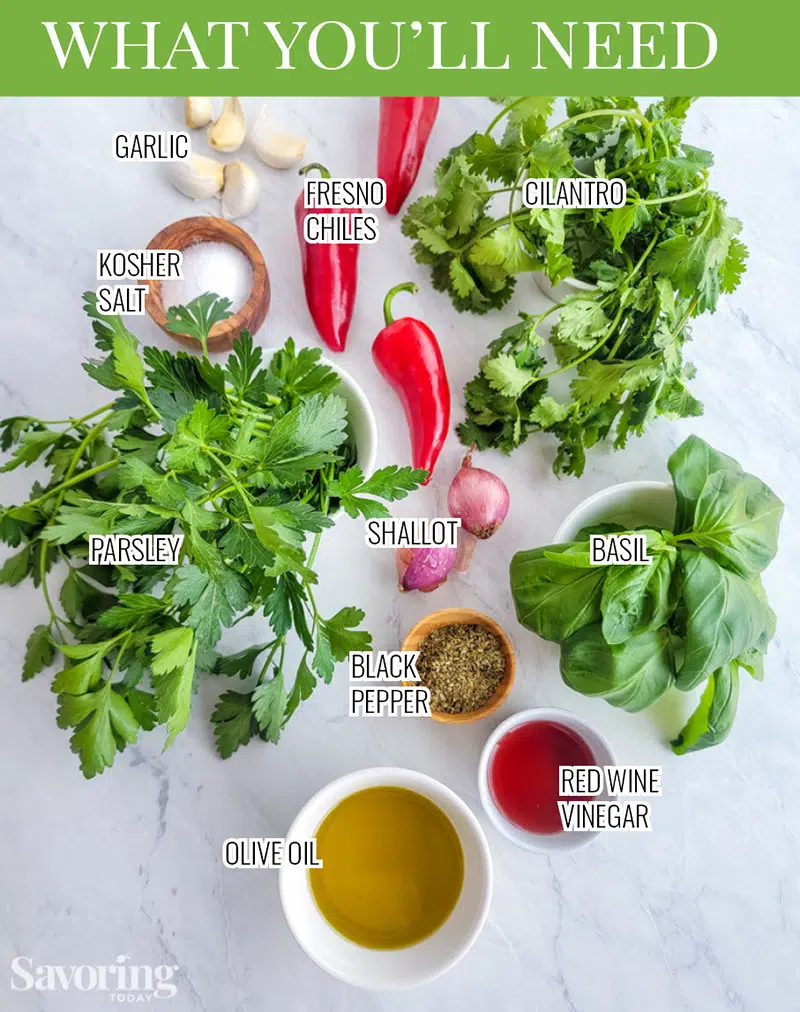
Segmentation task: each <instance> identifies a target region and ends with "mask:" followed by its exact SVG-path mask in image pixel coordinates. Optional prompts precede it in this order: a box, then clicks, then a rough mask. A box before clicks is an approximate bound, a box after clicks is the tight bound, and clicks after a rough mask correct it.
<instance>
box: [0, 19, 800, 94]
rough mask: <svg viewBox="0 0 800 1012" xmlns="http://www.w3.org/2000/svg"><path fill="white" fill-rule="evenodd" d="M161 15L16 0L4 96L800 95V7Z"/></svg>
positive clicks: (0, 79)
mask: <svg viewBox="0 0 800 1012" xmlns="http://www.w3.org/2000/svg"><path fill="white" fill-rule="evenodd" d="M167 6H169V7H170V8H173V9H174V8H176V7H178V6H181V7H183V5H177V4H175V5H173V4H169V5H167V4H165V2H164V0H139V2H137V3H124V4H123V3H119V2H112V3H109V2H108V0H46V2H37V3H36V4H24V3H14V2H12V0H7V2H6V3H5V4H4V8H5V9H4V11H3V13H2V14H0V94H2V95H6V96H8V95H186V94H192V95H203V94H233V93H235V94H237V95H268V94H273V95H276V94H277V95H381V94H383V95H391V94H409V95H413V94H436V95H469V94H481V95H486V94H502V95H510V94H565V95H569V94H573V95H574V94H599V93H601V92H602V93H603V94H618V93H636V94H640V95H650V94H659V95H670V94H698V95H767V94H780V95H791V94H798V93H800V87H798V82H799V81H800V75H799V74H798V72H797V64H796V57H795V52H794V47H795V41H796V39H797V38H798V35H799V34H800V30H799V29H800V5H797V4H788V3H786V2H785V0H782V2H781V3H776V2H775V0H766V2H762V3H760V4H758V5H756V6H752V5H748V6H747V7H744V6H743V5H739V4H735V3H731V2H730V0H704V2H702V3H699V2H688V0H670V2H669V3H667V2H662V3H661V4H648V5H646V11H645V5H643V4H641V3H640V2H631V0H609V2H606V3H604V4H602V5H600V4H598V3H597V2H596V0H565V2H562V3H560V4H547V5H545V4H541V5H539V4H536V3H532V4H523V3H519V2H515V3H513V4H506V5H501V6H500V8H498V7H497V5H494V4H487V3H486V2H485V0H436V2H431V0H424V2H422V0H393V2H392V3H391V4H390V5H389V7H387V6H386V5H385V4H377V5H376V4H375V3H374V2H373V0H348V2H347V3H343V2H338V3H337V2H335V0H334V2H331V0H327V2H325V0H304V2H303V3H302V4H298V3H296V2H288V0H273V2H270V3H264V2H263V0H261V2H258V0H239V2H237V3H235V4H230V3H226V4H222V3H219V2H213V0H196V2H195V3H194V4H191V5H187V6H186V7H185V8H183V10H184V12H185V13H184V14H181V15H177V14H172V13H169V14H166V13H165V8H166V7H167ZM654 7H655V8H657V9H656V10H654V9H653V8H654ZM645 16H646V17H648V18H652V19H654V20H642V19H643V18H644V17H645ZM600 17H602V18H603V20H602V21H600V20H597V19H598V18H600ZM226 18H232V19H236V20H230V21H228V20H224V19H226Z"/></svg>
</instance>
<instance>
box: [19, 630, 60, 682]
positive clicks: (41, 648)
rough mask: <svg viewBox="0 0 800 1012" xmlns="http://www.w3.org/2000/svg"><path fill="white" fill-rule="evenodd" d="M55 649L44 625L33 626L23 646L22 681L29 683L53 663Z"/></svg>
mask: <svg viewBox="0 0 800 1012" xmlns="http://www.w3.org/2000/svg"><path fill="white" fill-rule="evenodd" d="M55 652H56V648H55V647H54V646H53V641H52V640H51V639H50V629H49V627H48V626H46V625H37V626H34V628H33V631H32V632H31V634H30V636H28V641H27V643H26V644H25V661H24V663H23V665H22V680H23V682H27V681H29V680H30V679H31V678H33V677H34V675H38V674H39V672H40V671H43V670H44V669H45V668H46V667H49V666H50V665H51V664H52V663H53V658H54V657H55Z"/></svg>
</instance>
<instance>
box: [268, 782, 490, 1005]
mask: <svg viewBox="0 0 800 1012" xmlns="http://www.w3.org/2000/svg"><path fill="white" fill-rule="evenodd" d="M367 787H405V788H408V790H412V791H416V792H417V793H418V794H422V795H424V796H425V797H426V798H429V799H430V800H431V801H432V802H433V803H434V804H436V805H438V806H439V808H441V810H442V811H443V812H444V813H445V815H447V817H448V818H449V819H450V821H451V822H452V824H453V826H454V828H455V830H456V832H457V833H458V838H459V840H460V841H461V847H462V850H463V852H464V884H463V887H462V889H461V895H460V896H459V899H458V902H457V903H456V906H455V908H454V910H453V912H452V913H451V914H450V916H449V917H448V919H447V920H446V921H445V922H444V924H443V925H442V926H441V927H440V928H439V929H438V931H436V932H434V934H432V935H430V936H429V937H428V938H425V939H423V941H421V942H419V943H418V944H417V945H411V946H408V947H407V948H405V949H389V950H379V949H367V948H364V947H362V946H360V945H356V944H355V943H354V942H351V941H349V940H348V939H347V938H345V937H344V936H343V935H340V934H339V933H338V932H337V931H335V930H334V929H333V928H332V927H331V926H330V924H328V922H327V921H326V920H325V918H324V917H323V916H322V914H321V913H320V911H319V909H318V907H317V905H316V903H315V901H314V897H313V894H312V892H311V888H310V886H309V882H308V871H307V869H305V868H293V867H289V866H282V867H281V869H280V872H279V883H280V894H281V904H282V905H283V912H284V915H285V917H286V922H287V924H288V925H289V928H290V930H291V932H292V934H293V935H294V937H295V939H296V940H297V942H298V944H299V945H300V947H301V948H302V949H303V950H304V951H305V953H306V955H307V956H309V957H310V958H311V959H312V960H313V961H314V962H315V963H316V964H317V966H319V967H321V968H322V969H323V970H325V971H326V972H327V973H329V974H330V975H331V976H332V977H337V978H338V979H339V980H343V981H345V983H347V984H353V985H355V986H356V987H363V988H369V989H370V990H378V991H382V990H400V989H402V988H408V987H415V986H417V985H418V984H426V983H427V982H428V981H431V980H433V979H434V978H436V977H438V976H440V975H441V974H443V973H445V971H447V970H449V969H450V968H451V967H452V966H455V964H456V963H457V962H458V961H459V959H461V957H462V956H463V955H464V954H465V953H466V952H467V950H468V949H469V948H470V946H471V945H472V943H473V942H474V941H475V939H476V938H477V937H478V934H479V933H480V930H481V928H482V927H483V923H484V921H485V920H486V915H487V913H488V911H489V902H490V900H491V896H492V858H491V854H490V852H489V844H488V843H487V842H486V836H485V834H484V832H483V830H482V829H481V826H480V823H479V822H478V820H477V819H476V817H475V815H474V814H473V813H472V811H471V810H470V809H469V808H468V807H467V805H466V804H465V803H464V802H463V801H462V800H461V798H459V796H458V795H457V794H455V793H454V792H453V791H451V790H450V788H449V787H445V786H444V784H441V783H439V781H438V780H434V779H433V778H432V777H428V776H426V775H425V774H424V773H418V772H416V771H415V770H407V769H400V768H397V767H392V766H376V767H373V768H372V769H366V770H358V771H357V772H355V773H348V774H347V775H346V776H343V777H339V779H338V780H334V781H333V783H330V784H328V786H327V787H323V788H322V790H321V791H319V792H318V793H317V794H315V795H314V797H313V798H311V800H310V801H308V802H307V803H306V804H305V806H304V807H303V808H302V809H301V811H300V813H299V814H298V816H297V818H296V819H295V820H294V822H293V823H292V827H291V829H290V830H289V832H288V833H287V834H286V839H287V841H288V840H293V839H298V840H300V839H309V838H311V837H313V836H314V834H315V833H316V831H317V829H318V828H319V825H320V823H321V822H322V820H323V819H324V818H325V816H326V815H327V814H328V812H330V810H331V809H332V808H333V807H334V806H335V805H337V804H338V803H339V802H340V801H341V800H342V799H343V798H346V797H347V796H348V795H350V794H353V793H354V792H355V791H361V790H364V789H365V788H367ZM424 859H425V855H424V853H422V852H420V853H419V854H398V855H397V860H398V861H415V860H424Z"/></svg>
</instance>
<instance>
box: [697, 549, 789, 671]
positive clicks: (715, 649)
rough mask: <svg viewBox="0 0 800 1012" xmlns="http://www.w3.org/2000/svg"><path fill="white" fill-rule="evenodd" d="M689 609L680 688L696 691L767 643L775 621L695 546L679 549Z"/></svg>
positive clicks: (746, 587)
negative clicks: (712, 675) (731, 663)
mask: <svg viewBox="0 0 800 1012" xmlns="http://www.w3.org/2000/svg"><path fill="white" fill-rule="evenodd" d="M678 554H679V557H680V561H681V568H682V570H683V600H684V603H685V605H686V651H685V655H684V660H683V665H682V666H681V669H680V671H679V672H678V678H677V686H678V688H679V689H682V690H683V691H687V690H689V689H693V688H695V686H697V685H699V684H700V683H701V682H702V681H703V679H704V678H706V677H708V675H709V674H710V673H711V672H712V671H716V670H717V668H721V667H722V666H723V665H724V664H727V663H728V662H729V661H732V660H733V659H734V658H735V657H738V656H739V655H740V654H742V653H744V652H745V651H746V650H749V649H750V648H751V647H753V646H755V645H756V644H757V643H759V642H761V641H763V638H764V637H765V636H766V635H767V633H768V630H769V627H770V617H769V614H768V612H767V609H766V608H765V606H764V604H763V602H762V601H761V599H760V597H759V596H758V593H757V592H756V590H755V589H754V588H753V587H752V586H751V585H750V584H749V583H748V582H747V581H746V580H743V579H742V577H741V576H737V574H736V573H731V572H730V571H729V570H727V569H723V568H722V567H721V566H719V565H718V564H717V563H716V562H715V561H714V560H713V559H711V558H709V557H708V556H707V555H705V554H704V553H703V552H701V551H699V550H698V549H696V548H681V549H680V550H679V553H678Z"/></svg>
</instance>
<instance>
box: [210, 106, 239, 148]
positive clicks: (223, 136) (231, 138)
mask: <svg viewBox="0 0 800 1012" xmlns="http://www.w3.org/2000/svg"><path fill="white" fill-rule="evenodd" d="M246 134H247V122H246V120H245V118H244V109H242V103H241V102H240V101H239V99H238V98H226V99H225V105H224V106H223V107H222V115H221V116H220V118H219V119H218V120H217V121H216V123H214V124H213V125H212V126H211V128H210V129H209V131H208V143H209V144H210V145H211V147H212V148H214V149H215V150H216V151H238V150H239V148H240V147H241V146H242V144H244V138H245V135H246Z"/></svg>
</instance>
